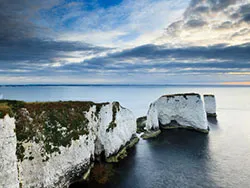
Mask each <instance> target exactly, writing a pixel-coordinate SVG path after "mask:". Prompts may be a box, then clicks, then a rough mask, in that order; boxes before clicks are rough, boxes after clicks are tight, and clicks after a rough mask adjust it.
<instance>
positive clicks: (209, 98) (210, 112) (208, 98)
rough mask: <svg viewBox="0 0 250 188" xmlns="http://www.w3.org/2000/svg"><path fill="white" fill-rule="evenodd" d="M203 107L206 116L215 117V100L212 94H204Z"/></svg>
mask: <svg viewBox="0 0 250 188" xmlns="http://www.w3.org/2000/svg"><path fill="white" fill-rule="evenodd" d="M204 103H205V109H206V113H207V116H208V117H216V116H217V115H216V100H215V96H214V95H204Z"/></svg>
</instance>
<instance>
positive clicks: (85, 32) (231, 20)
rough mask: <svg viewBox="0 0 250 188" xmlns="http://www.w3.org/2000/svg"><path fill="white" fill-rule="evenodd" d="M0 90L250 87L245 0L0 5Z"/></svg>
mask: <svg viewBox="0 0 250 188" xmlns="http://www.w3.org/2000/svg"><path fill="white" fill-rule="evenodd" d="M0 25H1V29H0V65H1V66H0V84H244V85H248V84H250V0H136V1H135V0H93V1H90V0H43V1H41V0H0Z"/></svg>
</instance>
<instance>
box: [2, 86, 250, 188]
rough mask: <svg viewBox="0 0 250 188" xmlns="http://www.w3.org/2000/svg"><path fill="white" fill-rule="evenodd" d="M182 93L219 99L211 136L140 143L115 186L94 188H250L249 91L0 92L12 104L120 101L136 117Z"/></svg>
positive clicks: (172, 133) (180, 135)
mask: <svg viewBox="0 0 250 188" xmlns="http://www.w3.org/2000/svg"><path fill="white" fill-rule="evenodd" d="M181 92H198V93H200V94H205V93H213V94H215V95H216V99H217V107H218V108H217V113H218V117H217V120H214V119H211V120H210V122H209V124H210V128H211V131H210V133H209V134H208V135H205V134H201V133H197V132H192V131H188V130H169V131H164V132H163V133H162V134H161V135H160V136H159V137H157V138H156V139H153V140H147V141H145V140H140V142H139V143H138V144H137V145H136V147H135V148H134V149H132V150H131V152H130V153H129V156H128V157H127V158H126V159H124V160H123V161H121V162H120V163H119V164H118V165H117V166H116V167H115V172H116V173H115V175H114V176H113V178H112V179H111V181H110V183H108V184H106V185H103V186H100V185H96V184H94V183H90V184H89V187H110V188H111V187H114V188H165V187H170V188H171V187H173V188H174V187H181V188H182V187H190V188H196V187H225V188H228V187H233V188H235V187H236V188H238V187H239V188H241V187H242V188H247V187H250V88H249V87H179V86H178V87H177V86H175V87H167V86H98V87H97V86H84V87H77V86H75V87H72V86H56V87H55V86H46V87H44V86H36V87H35V86H29V87H0V94H1V93H2V94H3V95H4V97H5V98H8V99H18V100H25V101H54V100H91V101H95V102H103V101H119V102H120V103H121V104H122V105H123V106H124V107H127V108H129V109H131V110H132V111H133V112H134V114H135V115H136V116H142V115H145V114H146V112H147V110H148V106H149V104H150V102H152V101H154V100H156V99H157V98H158V97H160V96H161V95H163V94H171V93H181ZM75 187H85V186H83V185H80V184H79V185H75Z"/></svg>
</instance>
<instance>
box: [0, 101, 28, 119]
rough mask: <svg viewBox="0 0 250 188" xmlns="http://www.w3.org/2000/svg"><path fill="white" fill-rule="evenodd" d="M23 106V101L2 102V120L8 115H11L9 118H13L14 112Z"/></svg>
mask: <svg viewBox="0 0 250 188" xmlns="http://www.w3.org/2000/svg"><path fill="white" fill-rule="evenodd" d="M23 106H24V102H23V101H15V100H0V118H3V117H4V116H5V115H6V114H9V116H11V117H13V115H14V112H16V111H17V109H20V108H22V107H23Z"/></svg>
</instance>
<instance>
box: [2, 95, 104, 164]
mask: <svg viewBox="0 0 250 188" xmlns="http://www.w3.org/2000/svg"><path fill="white" fill-rule="evenodd" d="M105 104H107V103H100V104H95V103H93V102H79V101H74V102H73V101H68V102H61V101H60V102H33V103H25V102H22V101H10V100H1V101H0V112H1V114H2V115H1V116H4V115H5V114H7V113H8V114H10V115H11V116H14V117H15V119H16V130H15V131H16V136H17V150H16V155H17V157H18V160H21V161H22V160H24V159H29V160H32V159H33V157H32V156H31V155H29V156H25V154H24V153H25V147H24V145H23V143H28V142H36V143H37V144H38V143H39V144H40V145H41V146H42V151H41V156H42V157H43V161H47V160H49V155H50V154H52V153H54V152H57V153H60V146H63V147H69V146H70V145H71V142H72V140H77V139H79V137H80V136H81V135H88V134H89V132H88V127H87V125H88V122H89V121H88V119H87V118H86V117H85V112H87V111H89V109H90V107H91V106H93V105H96V109H97V110H96V111H97V112H96V113H95V116H98V114H99V111H100V109H101V106H102V105H105Z"/></svg>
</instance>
